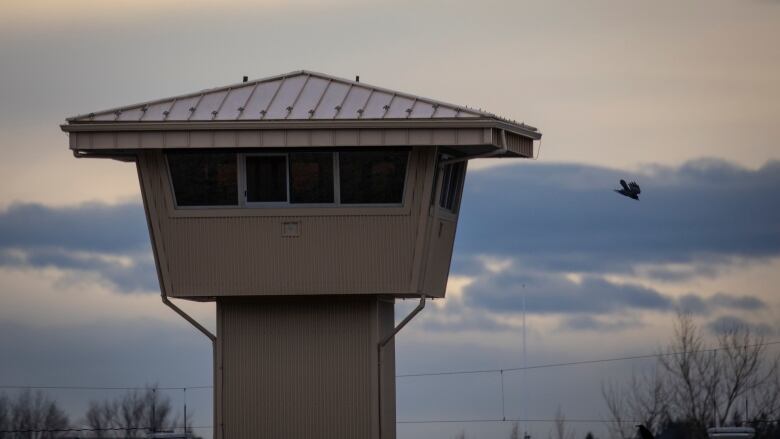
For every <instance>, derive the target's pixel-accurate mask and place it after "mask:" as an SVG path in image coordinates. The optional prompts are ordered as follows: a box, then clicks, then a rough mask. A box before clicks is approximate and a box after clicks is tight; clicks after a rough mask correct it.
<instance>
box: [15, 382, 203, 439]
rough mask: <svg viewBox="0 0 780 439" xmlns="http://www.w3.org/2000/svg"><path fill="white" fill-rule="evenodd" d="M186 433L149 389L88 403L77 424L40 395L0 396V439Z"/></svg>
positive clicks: (169, 407)
mask: <svg viewBox="0 0 780 439" xmlns="http://www.w3.org/2000/svg"><path fill="white" fill-rule="evenodd" d="M183 425H187V432H188V433H189V434H190V435H191V436H188V437H191V438H193V439H196V438H197V436H196V435H194V434H193V433H192V431H191V428H192V425H191V424H190V423H189V419H186V420H185V422H181V420H180V419H179V418H178V416H175V415H174V413H173V408H172V405H171V401H170V398H168V397H166V396H162V395H161V394H160V392H158V391H157V390H156V389H155V388H154V387H150V388H147V389H144V390H133V391H128V392H125V393H124V394H122V395H120V396H117V397H116V398H113V399H106V400H100V401H97V400H95V401H91V402H90V403H89V408H88V409H87V412H86V414H85V415H84V417H83V419H81V420H80V421H79V422H71V420H70V419H69V417H68V415H67V414H66V412H65V411H64V410H63V409H62V408H60V407H59V406H58V404H57V402H56V401H55V400H53V399H51V398H50V397H49V396H48V395H47V394H45V393H44V392H41V391H36V392H33V391H31V390H24V391H22V392H20V393H18V394H16V395H15V396H8V395H5V394H0V439H55V438H56V439H65V438H106V439H109V438H110V439H119V438H145V437H147V435H148V434H149V433H150V432H166V431H176V432H181V431H182V429H184V427H183Z"/></svg>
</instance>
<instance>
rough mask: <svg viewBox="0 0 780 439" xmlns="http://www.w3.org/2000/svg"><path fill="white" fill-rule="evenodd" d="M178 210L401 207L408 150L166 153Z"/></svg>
mask: <svg viewBox="0 0 780 439" xmlns="http://www.w3.org/2000/svg"><path fill="white" fill-rule="evenodd" d="M166 157H167V161H168V166H169V169H170V177H171V182H172V184H173V190H174V196H175V200H176V205H177V206H179V207H218V206H223V207H238V206H246V207H285V206H288V207H291V206H306V205H313V206H320V205H322V206H328V205H349V206H356V205H374V206H377V205H380V206H381V205H386V206H399V205H401V204H403V194H404V186H405V182H406V174H407V172H406V169H407V166H408V161H409V150H408V149H392V150H359V151H327V152H322V151H294V152H272V153H236V152H211V151H171V152H168V153H167V154H166Z"/></svg>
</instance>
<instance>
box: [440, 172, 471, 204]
mask: <svg viewBox="0 0 780 439" xmlns="http://www.w3.org/2000/svg"><path fill="white" fill-rule="evenodd" d="M465 178H466V162H457V163H451V164H449V165H445V166H444V167H443V168H442V169H441V193H440V194H439V207H441V208H442V209H446V210H449V211H450V212H452V213H458V208H459V205H460V197H461V191H462V190H463V181H464V180H465Z"/></svg>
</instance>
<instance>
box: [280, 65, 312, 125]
mask: <svg viewBox="0 0 780 439" xmlns="http://www.w3.org/2000/svg"><path fill="white" fill-rule="evenodd" d="M310 79H311V75H306V79H305V80H304V81H303V85H302V86H301V89H300V90H298V93H297V94H296V95H295V99H293V101H292V103H291V104H290V105H289V106H288V107H287V108H285V109H286V110H287V115H286V116H284V119H287V118H288V117H290V114H292V112H293V110H294V109H295V105H296V104H297V103H298V99H300V98H301V95H302V94H303V91H304V90H306V85H308V84H309V80H310Z"/></svg>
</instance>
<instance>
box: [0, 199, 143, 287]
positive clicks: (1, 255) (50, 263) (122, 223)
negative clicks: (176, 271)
mask: <svg viewBox="0 0 780 439" xmlns="http://www.w3.org/2000/svg"><path fill="white" fill-rule="evenodd" d="M0 265H3V266H12V267H35V268H44V267H56V268H59V269H64V270H69V271H72V272H73V273H74V274H75V275H76V276H78V274H79V273H88V274H97V275H98V276H99V277H100V278H101V279H102V280H104V281H106V282H108V283H110V284H111V285H112V286H114V287H115V288H116V289H117V290H119V291H122V292H130V291H157V290H158V284H157V278H156V273H155V268H154V260H153V259H152V254H151V248H150V244H149V233H148V231H147V229H146V220H145V219H144V213H143V207H141V206H140V205H139V204H137V203H127V204H120V205H106V204H96V203H92V204H84V205H80V206H75V207H64V208H56V207H47V206H42V205H39V204H17V205H13V206H11V207H9V208H8V209H7V210H6V211H4V212H0Z"/></svg>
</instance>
